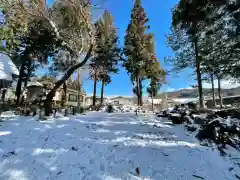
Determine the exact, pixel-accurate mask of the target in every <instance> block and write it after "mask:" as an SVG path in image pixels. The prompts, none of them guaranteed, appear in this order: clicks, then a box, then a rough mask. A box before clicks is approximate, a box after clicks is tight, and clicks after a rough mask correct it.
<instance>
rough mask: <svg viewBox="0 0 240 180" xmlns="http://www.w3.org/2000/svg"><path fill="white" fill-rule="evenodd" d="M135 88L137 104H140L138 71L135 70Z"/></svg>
mask: <svg viewBox="0 0 240 180" xmlns="http://www.w3.org/2000/svg"><path fill="white" fill-rule="evenodd" d="M136 83H137V85H136V89H137V99H138V106H140V87H139V75H138V72H136Z"/></svg>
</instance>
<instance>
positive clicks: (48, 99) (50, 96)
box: [45, 44, 93, 116]
mask: <svg viewBox="0 0 240 180" xmlns="http://www.w3.org/2000/svg"><path fill="white" fill-rule="evenodd" d="M92 49H93V44H91V45H90V47H89V49H88V52H87V54H86V56H85V58H84V60H83V61H82V62H81V63H79V64H76V65H73V66H72V67H70V68H69V69H68V70H67V71H66V72H65V74H64V75H63V77H62V78H61V79H60V80H59V81H57V82H56V84H55V86H54V87H53V88H52V90H51V91H50V92H49V93H48V94H47V97H46V100H45V111H46V112H47V114H46V116H47V115H48V114H49V112H51V111H52V108H50V109H47V108H49V107H50V106H49V104H50V102H51V103H52V100H53V97H54V96H55V93H56V91H57V90H58V88H60V87H61V85H62V84H63V83H64V82H65V81H66V80H68V78H69V77H70V76H71V75H72V74H73V73H74V71H75V70H76V69H78V68H80V67H82V66H84V65H85V64H86V62H87V61H88V59H89V58H90V57H91V54H92ZM46 109H47V110H46Z"/></svg>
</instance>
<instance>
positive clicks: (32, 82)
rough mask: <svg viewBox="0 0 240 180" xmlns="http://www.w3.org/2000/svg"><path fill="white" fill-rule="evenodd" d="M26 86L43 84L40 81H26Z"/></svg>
mask: <svg viewBox="0 0 240 180" xmlns="http://www.w3.org/2000/svg"><path fill="white" fill-rule="evenodd" d="M27 86H28V87H30V86H39V87H43V85H42V84H41V83H40V82H37V81H31V82H29V83H28V85H27Z"/></svg>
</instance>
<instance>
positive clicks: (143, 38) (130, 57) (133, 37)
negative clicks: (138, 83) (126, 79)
mask: <svg viewBox="0 0 240 180" xmlns="http://www.w3.org/2000/svg"><path fill="white" fill-rule="evenodd" d="M148 21H149V20H148V18H147V16H146V13H145V11H144V9H143V7H142V5H141V1H140V0H136V1H135V4H134V7H133V10H132V13H131V20H130V23H129V25H128V27H127V30H126V36H125V48H124V54H125V56H126V57H127V60H126V61H125V62H124V67H125V68H126V70H127V72H128V73H129V74H131V76H133V77H134V76H136V74H135V73H136V72H139V73H140V71H141V69H144V66H145V64H146V62H147V60H149V59H150V58H151V56H152V53H153V51H154V50H153V36H152V35H151V34H147V33H146V31H147V30H148V29H149V28H150V26H149V25H148V24H147V23H148ZM151 47H152V48H151Z"/></svg>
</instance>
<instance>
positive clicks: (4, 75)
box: [0, 53, 19, 81]
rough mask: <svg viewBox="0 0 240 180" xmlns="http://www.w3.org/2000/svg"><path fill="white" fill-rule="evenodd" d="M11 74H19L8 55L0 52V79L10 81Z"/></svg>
mask: <svg viewBox="0 0 240 180" xmlns="http://www.w3.org/2000/svg"><path fill="white" fill-rule="evenodd" d="M12 75H19V71H18V69H17V67H16V66H15V65H14V64H13V62H12V60H11V59H10V57H9V56H7V55H6V54H3V53H0V79H5V80H8V81H12Z"/></svg>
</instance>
